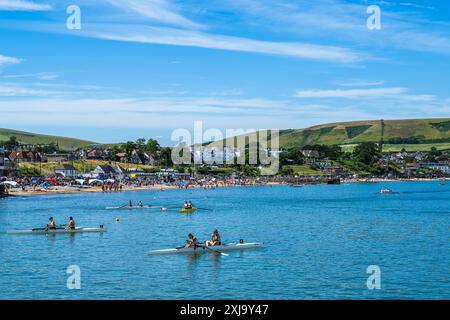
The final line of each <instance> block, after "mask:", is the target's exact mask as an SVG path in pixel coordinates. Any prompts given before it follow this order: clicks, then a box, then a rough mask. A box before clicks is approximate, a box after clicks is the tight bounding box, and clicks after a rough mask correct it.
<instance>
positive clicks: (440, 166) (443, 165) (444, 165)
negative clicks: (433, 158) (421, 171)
mask: <svg viewBox="0 0 450 320" xmlns="http://www.w3.org/2000/svg"><path fill="white" fill-rule="evenodd" d="M422 167H423V168H428V169H432V170H438V171H441V172H442V173H445V174H450V165H449V163H448V162H437V163H424V164H422Z"/></svg>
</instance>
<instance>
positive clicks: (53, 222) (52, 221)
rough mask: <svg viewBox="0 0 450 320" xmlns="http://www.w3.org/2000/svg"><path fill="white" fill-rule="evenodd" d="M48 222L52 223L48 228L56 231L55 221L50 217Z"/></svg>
mask: <svg viewBox="0 0 450 320" xmlns="http://www.w3.org/2000/svg"><path fill="white" fill-rule="evenodd" d="M48 220H49V221H50V222H49V223H48V224H47V228H48V229H56V224H55V220H54V219H53V217H50V218H49V219H48Z"/></svg>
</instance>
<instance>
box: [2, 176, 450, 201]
mask: <svg viewBox="0 0 450 320" xmlns="http://www.w3.org/2000/svg"><path fill="white" fill-rule="evenodd" d="M443 180H444V181H450V178H413V179H380V178H373V179H348V180H345V179H343V180H341V184H348V183H386V182H389V183H390V182H432V181H435V182H439V181H443ZM318 184H322V185H323V184H325V183H306V184H301V185H303V186H307V185H318ZM283 185H286V186H287V185H290V184H289V183H283V182H267V183H254V184H248V185H231V184H230V185H213V186H212V185H208V186H200V185H192V186H189V187H187V188H186V187H183V188H180V187H179V186H175V185H151V186H142V187H129V186H127V187H124V188H123V189H122V190H121V191H103V190H102V188H101V187H90V188H80V187H73V186H56V187H50V188H48V189H47V190H42V189H39V190H36V191H33V190H26V191H23V190H21V189H20V190H14V189H12V190H10V191H9V195H10V196H21V197H24V196H25V197H26V196H38V195H60V194H61V195H62V194H81V193H120V192H125V191H148V190H157V191H166V190H188V189H201V188H204V189H211V188H213V189H215V188H233V187H261V186H283Z"/></svg>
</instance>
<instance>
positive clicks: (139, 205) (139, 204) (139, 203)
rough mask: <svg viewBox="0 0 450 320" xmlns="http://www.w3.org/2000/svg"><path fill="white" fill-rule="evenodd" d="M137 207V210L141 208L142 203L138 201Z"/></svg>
mask: <svg viewBox="0 0 450 320" xmlns="http://www.w3.org/2000/svg"><path fill="white" fill-rule="evenodd" d="M137 206H138V207H139V208H142V207H143V206H144V205H143V204H142V201H140V200H139V202H138V204H137Z"/></svg>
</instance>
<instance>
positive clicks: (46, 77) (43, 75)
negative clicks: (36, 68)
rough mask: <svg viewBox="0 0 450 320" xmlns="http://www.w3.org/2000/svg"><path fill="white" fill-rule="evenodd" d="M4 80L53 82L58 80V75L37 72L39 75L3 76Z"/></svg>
mask: <svg viewBox="0 0 450 320" xmlns="http://www.w3.org/2000/svg"><path fill="white" fill-rule="evenodd" d="M3 78H5V79H17V78H36V79H39V80H44V81H45V80H54V79H56V78H58V75H57V74H56V73H53V72H39V73H26V74H9V75H4V76H3Z"/></svg>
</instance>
